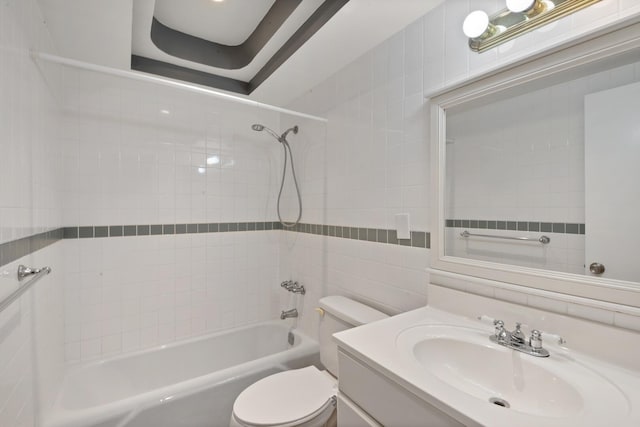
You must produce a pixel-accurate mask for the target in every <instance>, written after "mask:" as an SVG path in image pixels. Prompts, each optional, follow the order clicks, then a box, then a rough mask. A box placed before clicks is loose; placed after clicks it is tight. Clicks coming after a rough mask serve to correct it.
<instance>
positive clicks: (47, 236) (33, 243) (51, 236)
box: [0, 228, 78, 266]
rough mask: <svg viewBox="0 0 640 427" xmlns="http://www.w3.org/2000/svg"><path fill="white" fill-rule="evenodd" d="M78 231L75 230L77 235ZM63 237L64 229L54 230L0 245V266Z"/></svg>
mask: <svg viewBox="0 0 640 427" xmlns="http://www.w3.org/2000/svg"><path fill="white" fill-rule="evenodd" d="M77 231H78V230H76V233H77ZM63 237H64V229H62V228H56V229H54V230H49V231H45V232H44V233H38V234H34V235H32V236H28V237H23V238H21V239H17V240H13V241H11V242H6V243H2V244H0V266H2V265H6V264H9V263H10V262H13V261H15V260H17V259H20V258H22V257H23V256H26V255H29V254H31V253H33V252H35V251H37V250H40V249H42V248H45V247H47V246H49V245H51V244H53V243H55V242H57V241H58V240H60V239H62V238H63Z"/></svg>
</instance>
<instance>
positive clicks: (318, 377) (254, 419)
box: [233, 366, 335, 426]
mask: <svg viewBox="0 0 640 427" xmlns="http://www.w3.org/2000/svg"><path fill="white" fill-rule="evenodd" d="M334 386H335V381H332V380H331V379H330V378H329V376H328V375H325V374H323V373H322V372H320V371H319V370H318V368H316V367H315V366H307V367H306V368H302V369H295V370H291V371H284V372H280V373H277V374H274V375H271V376H268V377H266V378H263V379H261V380H260V381H257V382H255V383H253V384H252V385H250V386H249V387H247V388H246V389H245V390H244V391H243V392H242V393H240V395H239V396H238V398H237V399H236V401H235V403H234V404H233V413H234V415H235V417H236V418H237V419H238V420H239V421H241V422H242V423H244V424H250V425H255V426H273V425H279V424H288V423H293V422H295V421H297V420H300V419H303V418H306V417H309V416H310V415H312V414H314V413H315V412H317V411H319V410H320V409H322V408H323V406H325V405H326V403H327V401H328V400H329V399H330V398H331V396H333V395H334V394H335V390H334Z"/></svg>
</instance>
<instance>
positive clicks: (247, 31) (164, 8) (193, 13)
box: [153, 0, 275, 46]
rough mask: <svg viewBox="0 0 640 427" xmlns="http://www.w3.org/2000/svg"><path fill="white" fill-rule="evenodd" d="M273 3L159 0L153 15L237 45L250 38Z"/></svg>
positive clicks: (265, 0) (270, 0)
mask: <svg viewBox="0 0 640 427" xmlns="http://www.w3.org/2000/svg"><path fill="white" fill-rule="evenodd" d="M273 3H275V0H251V1H237V0H236V1H218V2H215V1H212V0H181V1H175V0H156V1H155V8H154V11H153V15H154V16H155V17H156V18H157V19H158V20H159V21H160V22H162V23H163V24H164V25H167V26H169V27H171V28H173V29H175V30H178V31H182V32H183V33H187V34H191V35H193V36H196V37H200V38H202V39H205V40H210V41H213V42H218V43H221V44H225V45H229V46H235V45H239V44H241V43H242V42H244V41H245V40H247V38H248V37H249V36H250V35H251V33H252V32H253V30H255V28H256V27H257V26H258V24H259V23H260V21H262V18H263V17H264V16H265V15H266V14H267V12H268V11H269V9H270V8H271V6H273Z"/></svg>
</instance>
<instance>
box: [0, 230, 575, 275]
mask: <svg viewBox="0 0 640 427" xmlns="http://www.w3.org/2000/svg"><path fill="white" fill-rule="evenodd" d="M270 230H285V231H292V232H298V233H307V234H315V235H321V236H327V237H336V238H341V239H352V240H362V241H366V242H374V243H383V244H391V245H402V246H412V247H418V248H426V249H429V248H430V247H431V235H430V233H428V232H425V231H412V232H411V238H409V239H398V238H397V233H396V230H388V229H378V228H364V227H348V226H342V225H326V224H305V223H300V224H298V225H297V226H296V227H293V228H285V227H283V226H282V224H280V222H278V221H251V222H220V223H217V222H214V223H191V224H135V225H134V224H128V225H96V226H91V225H85V226H80V227H61V228H56V229H53V230H50V231H46V232H43V233H38V234H34V235H32V236H27V237H23V238H21V239H17V240H13V241H10V242H6V243H2V244H0V266H3V265H6V264H9V263H10V262H13V261H15V260H17V259H20V258H22V257H24V256H26V255H29V254H31V253H33V252H35V251H37V250H39V249H42V248H44V247H46V246H49V245H51V244H53V243H55V242H57V241H58V240H62V239H90V238H107V237H125V236H131V237H133V236H139V237H142V236H158V235H175V234H199V233H224V232H238V231H270ZM582 230H584V226H583V227H582Z"/></svg>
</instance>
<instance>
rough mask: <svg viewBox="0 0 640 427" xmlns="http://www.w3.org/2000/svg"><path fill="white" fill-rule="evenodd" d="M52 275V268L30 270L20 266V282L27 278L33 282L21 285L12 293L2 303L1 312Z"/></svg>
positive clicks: (0, 304) (0, 305) (0, 303)
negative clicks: (41, 280)
mask: <svg viewBox="0 0 640 427" xmlns="http://www.w3.org/2000/svg"><path fill="white" fill-rule="evenodd" d="M49 273H51V268H50V267H42V268H30V267H27V266H24V265H22V264H21V265H20V266H18V281H19V282H21V281H22V280H24V279H25V278H27V277H31V280H29V281H28V282H26V283H24V284H23V285H20V286H19V287H18V289H16V290H15V291H13V292H11V293H10V294H9V295H8V296H7V297H6V298H5V299H3V300H2V302H0V312H1V311H3V310H4V309H5V308H7V307H9V306H10V305H11V303H12V302H14V301H15V300H17V299H18V298H19V297H20V295H22V294H23V293H25V292H26V291H27V290H28V289H29V288H30V287H31V286H33V284H34V283H36V282H37V281H38V280H40V279H41V278H42V277H43V276H45V275H47V274H49Z"/></svg>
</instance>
